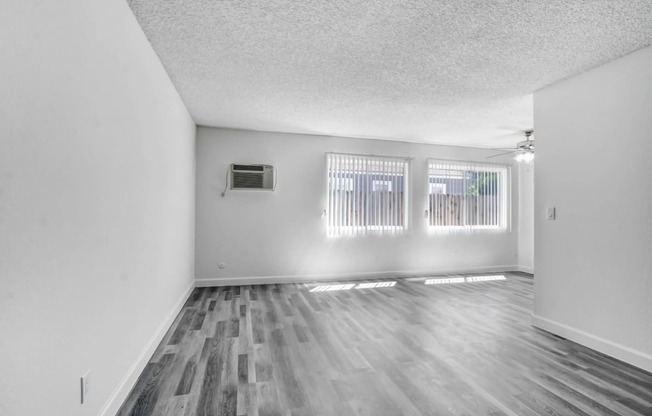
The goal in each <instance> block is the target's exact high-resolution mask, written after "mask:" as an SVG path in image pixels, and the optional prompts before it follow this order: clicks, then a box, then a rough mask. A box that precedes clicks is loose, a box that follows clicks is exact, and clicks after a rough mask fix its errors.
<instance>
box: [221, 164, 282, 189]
mask: <svg viewBox="0 0 652 416" xmlns="http://www.w3.org/2000/svg"><path fill="white" fill-rule="evenodd" d="M229 170H230V172H231V188H230V189H232V190H235V191H242V190H249V191H251V190H260V191H273V190H274V187H275V178H274V176H275V172H274V166H270V165H236V164H235V163H233V164H231V167H230V169H229Z"/></svg>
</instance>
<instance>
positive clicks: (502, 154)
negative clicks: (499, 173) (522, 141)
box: [487, 150, 518, 159]
mask: <svg viewBox="0 0 652 416" xmlns="http://www.w3.org/2000/svg"><path fill="white" fill-rule="evenodd" d="M516 152H518V150H512V151H510V152H505V153H498V154H497V155H493V156H487V159H491V158H492V157H498V156H504V155H508V154H510V153H516Z"/></svg>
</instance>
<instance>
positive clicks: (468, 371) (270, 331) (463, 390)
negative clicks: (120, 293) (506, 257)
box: [118, 273, 652, 416]
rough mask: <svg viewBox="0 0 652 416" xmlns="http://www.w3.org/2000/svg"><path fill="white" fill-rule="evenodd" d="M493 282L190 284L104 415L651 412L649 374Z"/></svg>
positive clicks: (520, 289) (518, 283) (524, 285)
mask: <svg viewBox="0 0 652 416" xmlns="http://www.w3.org/2000/svg"><path fill="white" fill-rule="evenodd" d="M505 277H506V279H505V280H497V281H486V282H465V283H451V284H440V285H425V284H424V279H396V280H395V281H396V284H395V285H394V286H391V287H377V288H365V289H356V288H351V289H348V290H321V291H311V290H312V289H315V288H316V287H318V286H320V285H327V283H319V284H316V283H315V284H312V283H311V284H283V285H255V286H239V287H220V288H198V289H195V290H194V291H193V293H192V294H191V295H190V297H189V299H188V301H187V302H186V304H185V305H184V307H183V309H182V311H181V312H180V313H179V316H178V317H177V319H176V320H175V322H174V323H173V325H172V327H171V328H170V329H169V331H168V333H167V334H166V336H165V337H164V339H163V341H162V342H161V344H160V345H159V347H158V348H157V350H156V352H155V353H154V355H153V356H152V359H151V361H150V363H149V364H148V365H147V366H146V368H145V370H144V371H143V373H142V374H141V376H140V378H139V380H138V382H137V383H136V385H135V387H134V389H133V391H132V392H131V394H130V395H129V397H128V398H127V399H126V400H125V402H124V404H123V406H122V408H121V409H120V411H119V413H118V416H150V415H156V416H158V415H162V416H208V415H210V416H217V415H220V416H221V415H225V416H243V415H249V416H276V415H278V416H281V415H282V416H304V415H305V416H307V415H333V416H344V415H350V416H363V415H373V416H382V415H391V416H396V415H406V416H407V415H415V416H418V415H495V416H498V415H501V416H537V415H589V416H593V415H607V416H615V415H625V416H630V415H631V416H635V415H638V416H640V415H652V374H650V373H647V372H645V371H643V370H641V369H637V368H634V367H631V366H629V365H627V364H624V363H622V362H620V361H618V360H616V359H613V358H610V357H607V356H605V355H603V354H600V353H598V352H595V351H593V350H590V349H588V348H585V347H582V346H581V345H578V344H575V343H573V342H571V341H568V340H565V339H562V338H559V337H557V336H555V335H552V334H550V333H547V332H545V331H541V330H538V329H536V328H534V327H532V326H531V325H530V312H531V310H532V289H533V281H532V279H531V278H529V277H527V276H523V275H521V274H518V273H507V274H505ZM352 283H354V282H343V283H339V284H342V285H350V284H352ZM358 283H359V282H358ZM366 283H373V282H369V281H366ZM328 284H333V285H336V284H338V283H328Z"/></svg>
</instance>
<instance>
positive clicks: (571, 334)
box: [532, 314, 652, 372]
mask: <svg viewBox="0 0 652 416" xmlns="http://www.w3.org/2000/svg"><path fill="white" fill-rule="evenodd" d="M532 325H534V326H536V327H537V328H541V329H543V330H545V331H548V332H552V333H553V334H556V335H559V336H561V337H563V338H566V339H569V340H571V341H574V342H577V343H578V344H582V345H584V346H586V347H589V348H591V349H594V350H596V351H599V352H601V353H603V354H607V355H609V356H611V357H614V358H616V359H618V360H620V361H624V362H626V363H628V364H631V365H633V366H635V367H638V368H642V369H643V370H645V371H649V372H652V355H650V354H646V353H644V352H642V351H638V350H635V349H632V348H629V347H627V346H625V345H622V344H618V343H617V342H613V341H609V340H608V339H604V338H600V337H598V336H595V335H593V334H589V333H588V332H584V331H582V330H579V329H577V328H573V327H570V326H568V325H564V324H562V323H559V322H556V321H553V320H550V319H548V318H544V317H542V316H538V315H535V314H532Z"/></svg>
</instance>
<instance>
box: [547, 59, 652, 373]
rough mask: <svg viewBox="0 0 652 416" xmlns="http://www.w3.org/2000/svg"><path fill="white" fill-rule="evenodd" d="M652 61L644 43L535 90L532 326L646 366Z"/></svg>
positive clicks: (649, 355) (651, 343)
mask: <svg viewBox="0 0 652 416" xmlns="http://www.w3.org/2000/svg"><path fill="white" fill-rule="evenodd" d="M651 68H652V48H650V47H648V48H646V49H643V50H641V51H638V52H636V53H633V54H631V55H628V56H626V57H624V58H622V59H619V60H617V61H614V62H611V63H608V64H606V65H604V66H601V67H599V68H596V69H594V70H592V71H589V72H586V73H583V74H581V75H578V76H576V77H573V78H571V79H568V80H565V81H562V82H559V83H557V84H555V85H552V86H550V87H547V88H544V89H542V90H541V91H539V92H537V93H535V96H534V120H535V129H536V134H537V139H536V140H537V160H536V170H537V172H536V175H535V193H536V198H535V229H536V233H535V264H536V279H535V307H534V312H535V316H534V323H535V324H536V325H538V326H540V327H542V328H544V329H548V330H550V331H553V332H555V333H558V334H560V335H562V336H565V337H567V338H570V339H573V340H576V341H578V342H581V343H584V344H585V345H588V346H589V347H592V348H595V349H597V350H600V351H603V352H606V353H608V354H611V355H613V356H615V357H617V358H619V359H621V360H624V361H627V362H630V363H632V364H635V365H638V366H640V367H643V368H645V369H647V370H649V371H652V319H651V317H652V255H651V254H652V215H651V213H652V194H651V193H650V189H651V187H650V178H652V163H651V162H650V157H651V155H652V140H651V137H652V135H651V132H652V117H651V115H652V76H651ZM546 207H556V208H557V220H556V221H546V220H545V208H546Z"/></svg>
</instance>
